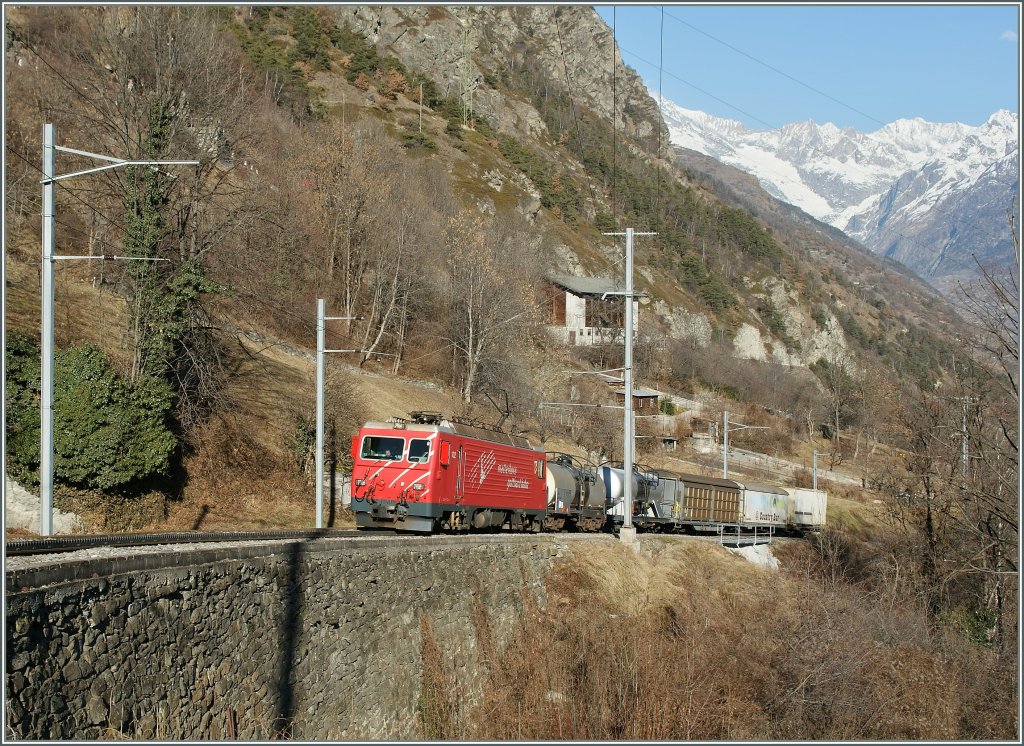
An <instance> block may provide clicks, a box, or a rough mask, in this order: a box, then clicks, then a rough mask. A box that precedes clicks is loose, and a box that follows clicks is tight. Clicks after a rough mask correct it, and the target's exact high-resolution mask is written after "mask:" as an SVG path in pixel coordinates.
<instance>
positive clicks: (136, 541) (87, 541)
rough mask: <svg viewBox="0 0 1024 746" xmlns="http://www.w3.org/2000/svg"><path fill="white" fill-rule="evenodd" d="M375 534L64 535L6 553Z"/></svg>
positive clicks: (20, 543)
mask: <svg viewBox="0 0 1024 746" xmlns="http://www.w3.org/2000/svg"><path fill="white" fill-rule="evenodd" d="M372 533H373V532H367V531H356V530H354V529H350V530H339V529H313V530H308V531H212V532H202V531H180V532H173V533H139V534H98V535H93V536H61V537H56V538H48V539H8V540H7V542H6V544H5V548H4V551H5V553H6V554H7V555H8V556H15V555H32V554H56V553H60V552H73V551H77V550H79V549H96V548H100V547H144V546H155V545H159V544H200V543H209V542H224V541H304V540H305V541H308V540H311V539H344V538H353V537H355V536H367V535H372Z"/></svg>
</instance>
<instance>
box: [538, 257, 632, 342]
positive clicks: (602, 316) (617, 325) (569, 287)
mask: <svg viewBox="0 0 1024 746" xmlns="http://www.w3.org/2000/svg"><path fill="white" fill-rule="evenodd" d="M545 283H546V286H547V295H548V298H549V300H550V306H549V309H550V312H549V317H548V324H547V328H548V330H549V331H550V332H551V334H552V335H553V336H555V337H556V338H557V339H560V340H562V341H564V342H565V343H566V344H569V345H593V344H602V343H611V342H616V341H619V340H621V339H622V330H623V327H624V326H625V323H624V318H625V313H624V308H625V307H624V305H623V302H622V295H621V293H622V292H623V288H622V286H621V284H620V283H619V282H616V281H614V280H605V279H602V278H599V277H577V276H574V275H560V274H548V275H547V276H546V277H545ZM608 293H619V294H620V295H606V294H608ZM638 310H639V304H638V303H637V300H636V298H634V299H633V331H634V332H636V331H637V329H638V328H639V313H638Z"/></svg>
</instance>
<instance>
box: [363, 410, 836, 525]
mask: <svg viewBox="0 0 1024 746" xmlns="http://www.w3.org/2000/svg"><path fill="white" fill-rule="evenodd" d="M410 417H411V419H403V418H391V419H390V420H388V421H387V422H368V423H366V424H365V425H364V426H363V427H362V428H361V429H360V431H359V433H358V434H357V435H356V436H355V437H354V438H353V439H352V463H353V466H352V502H351V505H352V511H353V513H354V514H355V518H356V526H357V527H358V528H387V529H393V530H397V531H410V532H417V533H434V532H436V531H442V530H445V531H464V530H465V531H468V530H471V529H477V530H486V529H511V530H515V531H533V532H540V531H561V530H572V531H602V530H604V531H614V530H616V529H617V528H618V527H620V526H621V525H622V524H623V523H624V520H625V504H626V501H625V495H626V490H627V489H628V490H629V493H630V494H631V495H632V505H633V510H632V515H631V522H632V524H633V525H635V526H636V527H637V529H638V530H641V531H686V532H707V531H718V532H720V531H722V530H724V529H729V530H735V531H737V532H742V531H757V530H762V531H764V530H766V529H767V530H768V531H788V532H796V533H802V532H804V531H813V530H818V529H821V528H822V527H823V526H824V524H825V508H826V501H827V495H826V493H825V492H824V491H822V490H809V489H799V488H792V487H787V488H785V489H783V488H782V487H777V486H774V485H769V484H755V483H751V482H740V481H736V480H731V479H716V478H714V477H705V476H699V475H696V474H681V473H677V472H672V471H667V470H650V469H634V471H633V473H632V474H631V475H630V478H629V479H627V478H626V474H625V472H624V471H623V469H622V468H620V467H619V466H616V465H615V464H604V465H601V466H593V465H591V464H587V463H584V462H583V461H581V460H580V459H578V458H576V457H573V456H570V455H568V454H565V453H545V452H544V451H542V450H539V449H536V448H534V447H533V446H531V445H530V442H529V441H528V440H527V439H526V438H525V437H523V436H520V435H512V434H509V433H504V432H501V431H499V430H497V429H491V428H487V427H485V426H482V425H479V424H475V423H469V422H466V421H460V420H458V419H456V418H444V417H441V415H439V414H437V413H433V412H413V413H411V414H410Z"/></svg>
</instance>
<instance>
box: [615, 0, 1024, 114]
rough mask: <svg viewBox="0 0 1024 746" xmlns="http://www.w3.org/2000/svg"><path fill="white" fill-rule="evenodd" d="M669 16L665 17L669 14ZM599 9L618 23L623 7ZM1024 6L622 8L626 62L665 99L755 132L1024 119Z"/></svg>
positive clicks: (620, 36)
mask: <svg viewBox="0 0 1024 746" xmlns="http://www.w3.org/2000/svg"><path fill="white" fill-rule="evenodd" d="M662 8H664V19H663V18H662ZM595 9H596V10H597V11H598V13H600V15H601V17H602V18H603V19H604V20H605V21H606V22H607V23H608V25H609V26H612V22H613V15H612V6H610V5H597V6H595ZM1019 13H1020V5H1018V4H1017V3H1012V4H1010V3H998V4H997V3H991V4H985V5H982V4H961V5H898V6H897V5H863V4H861V5H830V4H818V5H767V4H754V5H739V4H722V5H717V6H707V5H703V6H700V5H664V6H659V5H650V6H641V5H619V6H616V11H615V19H614V20H615V29H616V38H617V40H618V43H619V49H620V50H621V52H622V56H623V60H624V61H625V63H626V64H627V65H629V66H630V67H632V68H633V69H635V70H636V71H637V72H638V73H639V74H640V75H641V77H642V78H643V79H644V81H645V82H646V83H647V85H648V89H649V90H650V92H651V94H652V95H653V96H654V98H655V99H657V98H658V94H659V64H658V63H659V58H660V59H661V60H662V65H661V73H660V90H661V95H662V96H663V97H664V98H666V99H669V100H671V101H675V102H676V103H677V104H679V105H680V106H682V107H684V108H687V109H697V110H700V111H704V112H707V113H709V114H714V115H715V116H720V117H725V118H728V119H736V120H739V121H741V122H743V123H744V124H745V125H747V126H748V127H751V128H753V129H770V128H775V127H779V126H781V125H783V124H786V123H788V122H796V121H802V120H807V119H813V120H814V121H815V122H817V123H819V124H823V123H825V122H832V123H834V124H837V125H839V126H841V127H853V128H854V129H856V130H860V131H862V132H871V131H874V130H876V129H878V128H879V127H881V126H882V125H883V124H886V123H888V122H892V121H894V120H896V119H909V118H913V117H922V118H923V119H925V120H927V121H930V122H962V123H964V124H970V125H979V124H982V123H983V122H984V121H985V120H986V119H988V117H989V116H990V115H991V114H992V113H994V112H995V111H997V110H998V109H1008V110H1009V111H1014V112H1018V113H1019V111H1020V106H1019V91H1020V83H1019V80H1020V77H1019V76H1020V60H1021V56H1020V41H1019V35H1018V34H1019V28H1020V20H1019Z"/></svg>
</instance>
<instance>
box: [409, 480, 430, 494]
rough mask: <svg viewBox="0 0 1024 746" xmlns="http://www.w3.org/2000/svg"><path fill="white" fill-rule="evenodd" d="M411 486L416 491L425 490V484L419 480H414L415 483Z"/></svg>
mask: <svg viewBox="0 0 1024 746" xmlns="http://www.w3.org/2000/svg"><path fill="white" fill-rule="evenodd" d="M412 488H413V489H414V490H416V491H417V492H423V490H425V489H426V488H427V487H426V485H424V484H421V483H420V482H416V483H415V484H413V486H412Z"/></svg>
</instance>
